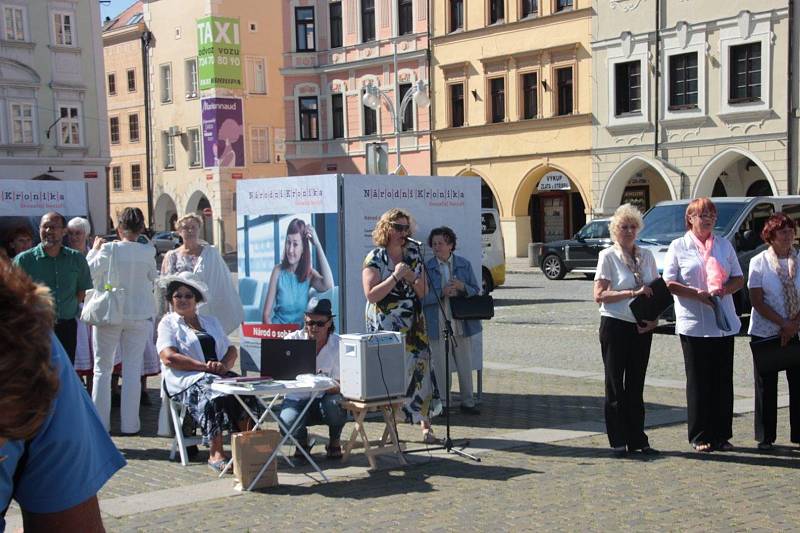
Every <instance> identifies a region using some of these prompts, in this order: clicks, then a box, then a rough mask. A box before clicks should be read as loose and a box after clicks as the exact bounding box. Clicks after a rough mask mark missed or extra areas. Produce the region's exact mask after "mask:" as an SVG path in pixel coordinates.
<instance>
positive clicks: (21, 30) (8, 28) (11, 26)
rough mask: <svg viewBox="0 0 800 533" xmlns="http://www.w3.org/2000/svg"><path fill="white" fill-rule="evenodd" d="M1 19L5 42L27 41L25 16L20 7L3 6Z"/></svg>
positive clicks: (22, 8) (23, 10) (23, 9)
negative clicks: (2, 20)
mask: <svg viewBox="0 0 800 533" xmlns="http://www.w3.org/2000/svg"><path fill="white" fill-rule="evenodd" d="M3 19H4V27H5V38H6V40H7V41H27V39H26V38H25V26H26V22H27V21H26V14H25V8H24V7H22V6H4V7H3Z"/></svg>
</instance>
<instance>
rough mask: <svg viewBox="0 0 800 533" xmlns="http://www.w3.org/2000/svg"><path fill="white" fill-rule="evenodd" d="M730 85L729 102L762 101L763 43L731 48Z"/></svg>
mask: <svg viewBox="0 0 800 533" xmlns="http://www.w3.org/2000/svg"><path fill="white" fill-rule="evenodd" d="M729 69H730V84H729V92H728V102H729V103H731V104H737V103H741V102H758V101H760V100H761V43H760V42H755V43H747V44H740V45H737V46H731V48H730V67H729Z"/></svg>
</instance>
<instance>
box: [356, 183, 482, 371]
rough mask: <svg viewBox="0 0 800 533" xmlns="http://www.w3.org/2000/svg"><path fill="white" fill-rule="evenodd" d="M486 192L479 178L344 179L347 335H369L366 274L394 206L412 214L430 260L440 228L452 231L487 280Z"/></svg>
mask: <svg viewBox="0 0 800 533" xmlns="http://www.w3.org/2000/svg"><path fill="white" fill-rule="evenodd" d="M480 189H481V187H480V178H476V177H452V178H451V177H431V176H403V177H402V178H400V179H398V176H363V175H345V176H342V198H343V200H342V202H343V205H342V208H343V211H344V238H343V242H344V272H345V278H344V284H345V287H346V288H347V293H346V295H345V323H344V326H345V328H346V329H345V331H346V332H347V333H363V332H365V329H366V328H365V317H364V312H365V308H366V303H367V301H366V297H365V296H364V291H363V289H362V283H361V273H362V269H363V263H364V259H365V257H366V256H367V253H369V251H370V250H372V249H374V248H375V247H376V245H375V244H374V243H373V241H372V230H373V229H374V228H375V224H376V223H377V222H378V220H379V219H380V217H381V215H382V214H383V213H384V212H386V211H388V210H389V209H391V208H393V207H399V208H402V209H405V210H407V211H408V212H409V213H410V214H411V215H412V217H413V218H414V220H415V222H416V225H417V229H416V232H415V233H414V235H413V238H414V239H416V240H419V241H422V242H423V243H425V245H424V246H423V247H422V253H423V255H424V258H425V259H426V260H427V259H431V258H432V257H433V252H432V251H431V249H430V248H429V247H428V246H427V240H428V234H429V233H430V231H431V230H432V229H433V228H436V227H439V226H448V227H450V228H451V229H452V230H453V231H454V232H455V233H456V236H457V247H456V252H455V253H457V254H458V255H460V256H462V257H464V258H466V259H467V260H468V261H469V262H470V263H471V264H472V268H473V272H474V274H475V277H476V279H477V281H478V283H480V279H481V210H480V208H481V190H480ZM471 339H472V340H473V351H472V354H473V368H475V369H480V368H481V367H482V347H481V345H482V341H481V336H480V335H475V336H473V337H472V338H471Z"/></svg>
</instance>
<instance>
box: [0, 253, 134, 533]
mask: <svg viewBox="0 0 800 533" xmlns="http://www.w3.org/2000/svg"><path fill="white" fill-rule="evenodd" d="M53 319H54V310H53V305H52V302H51V299H50V296H49V291H48V289H47V288H46V287H44V286H42V285H37V284H35V283H34V282H32V281H31V279H30V278H29V277H28V276H27V275H26V274H25V273H24V272H23V271H22V270H20V269H19V268H16V267H14V266H12V265H11V264H10V263H9V262H8V261H4V260H0V345H2V346H3V350H0V375H2V376H4V378H3V380H1V381H0V512H2V514H1V515H0V531H4V530H5V527H6V523H5V514H6V513H5V510H6V509H7V508H8V506H9V504H10V503H11V500H15V501H16V502H17V503H18V504H19V507H20V508H21V510H22V519H23V524H24V528H25V531H102V530H103V523H102V520H101V518H100V508H99V506H98V502H97V492H98V490H100V488H101V487H102V486H103V485H104V484H105V482H106V481H108V480H109V479H110V478H111V476H113V475H114V473H115V472H117V471H118V470H119V469H120V468H122V467H123V466H125V459H124V458H123V457H122V455H121V454H120V453H119V451H117V449H116V448H115V447H114V444H113V443H112V442H111V439H110V438H109V436H108V433H107V432H106V431H105V430H104V429H103V426H102V424H101V423H100V419H99V418H98V417H97V413H96V412H95V410H94V406H93V405H92V402H91V400H90V399H89V396H88V395H87V394H86V392H85V390H84V389H83V387H82V386H81V384H80V382H79V381H78V378H77V376H76V374H75V371H74V370H73V368H72V365H71V364H70V363H69V359H68V358H67V354H66V352H65V351H64V348H63V347H62V346H61V343H60V342H59V341H58V339H57V338H56V336H55V335H54V334H53V333H52V324H53Z"/></svg>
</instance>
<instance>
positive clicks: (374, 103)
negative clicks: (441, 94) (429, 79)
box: [361, 71, 431, 169]
mask: <svg viewBox="0 0 800 533" xmlns="http://www.w3.org/2000/svg"><path fill="white" fill-rule="evenodd" d="M396 72H397V71H395V75H396ZM395 87H397V84H395ZM381 97H382V98H383V100H384V101H385V102H386V107H388V108H389V113H391V115H392V123H393V124H394V141H395V147H396V148H397V168H398V169H399V168H400V132H401V130H402V129H403V116H404V115H405V110H406V108H407V107H408V105H409V104H410V103H411V101H412V100H413V101H414V102H415V103H416V104H417V105H418V106H419V107H428V106H429V105H430V103H431V101H430V99H429V98H428V93H427V87H426V83H425V82H424V81H422V80H417V81H416V82H415V83H414V84H413V85H412V86H411V90H409V91H406V94H405V95H403V99H402V101H400V103H399V105H398V107H397V108H395V106H394V104H393V103H392V101H391V100H390V99H389V97H388V96H386V93H385V92H384V91H382V90H381V89H380V88H378V87H377V86H375V85H373V84H372V83H370V84H368V85H367V86H366V87H364V96H362V98H361V101H362V103H363V104H364V105H365V106H367V107H368V108H370V109H373V110H375V111H377V110H378V108H379V107H380V106H381ZM395 97H396V98H397V90H395Z"/></svg>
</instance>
